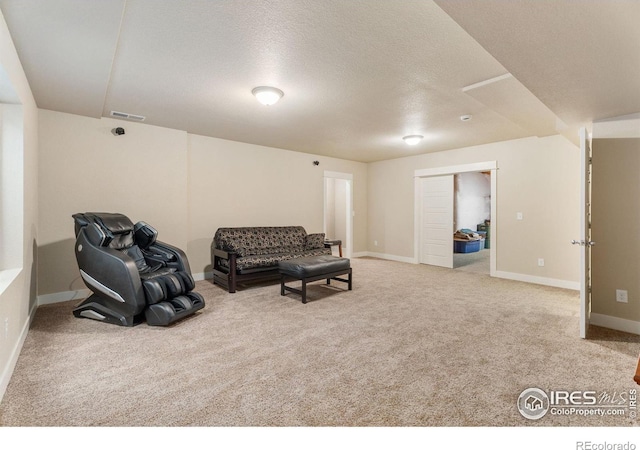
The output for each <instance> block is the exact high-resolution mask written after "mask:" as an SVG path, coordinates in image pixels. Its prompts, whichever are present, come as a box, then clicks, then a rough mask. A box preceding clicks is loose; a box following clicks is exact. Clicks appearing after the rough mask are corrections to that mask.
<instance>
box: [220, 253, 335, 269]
mask: <svg viewBox="0 0 640 450" xmlns="http://www.w3.org/2000/svg"><path fill="white" fill-rule="evenodd" d="M330 254H331V249H329V248H318V249H313V250H299V251H296V252H291V253H274V254H271V255H250V256H244V257H242V258H238V259H237V260H236V268H237V270H238V271H240V272H242V271H243V270H249V269H258V268H266V267H272V268H274V269H277V268H278V262H279V261H282V260H285V259H291V258H302V257H307V256H319V255H330ZM220 265H221V266H222V267H224V268H226V269H228V268H229V261H227V260H226V259H222V260H220Z"/></svg>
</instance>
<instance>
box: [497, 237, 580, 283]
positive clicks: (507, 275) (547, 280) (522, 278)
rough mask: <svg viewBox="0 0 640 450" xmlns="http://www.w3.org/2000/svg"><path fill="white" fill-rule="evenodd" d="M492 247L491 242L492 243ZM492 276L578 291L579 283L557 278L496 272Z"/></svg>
mask: <svg viewBox="0 0 640 450" xmlns="http://www.w3.org/2000/svg"><path fill="white" fill-rule="evenodd" d="M492 245H493V242H492ZM492 276H494V277H496V278H504V279H506V280H514V281H524V282H525V283H533V284H542V285H544V286H551V287H557V288H563V289H571V290H573V291H579V290H580V282H578V281H569V280H559V279H557V278H546V277H536V276H534V275H526V274H523V273H514V272H503V271H501V270H500V271H496V272H495V274H493V275H492Z"/></svg>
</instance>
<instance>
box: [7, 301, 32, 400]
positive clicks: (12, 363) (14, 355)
mask: <svg viewBox="0 0 640 450" xmlns="http://www.w3.org/2000/svg"><path fill="white" fill-rule="evenodd" d="M37 308H38V304H37V303H35V304H34V305H33V306H32V307H31V310H30V311H29V316H28V317H27V320H26V321H25V323H24V326H23V327H22V330H21V331H20V337H19V338H18V341H17V342H16V345H15V346H14V347H13V349H12V351H11V356H10V357H9V361H8V362H7V365H6V366H5V367H4V370H3V371H2V375H0V402H2V398H3V397H4V393H5V392H6V391H7V386H9V381H10V380H11V376H12V375H13V371H14V369H15V368H16V364H17V363H18V357H19V356H20V351H21V350H22V346H23V345H24V341H25V339H27V333H29V328H30V327H31V322H32V321H33V318H34V317H35V315H36V314H35V313H36V309H37Z"/></svg>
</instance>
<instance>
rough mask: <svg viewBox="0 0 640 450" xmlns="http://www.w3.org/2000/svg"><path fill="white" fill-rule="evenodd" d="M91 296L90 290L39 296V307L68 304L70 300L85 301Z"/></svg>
mask: <svg viewBox="0 0 640 450" xmlns="http://www.w3.org/2000/svg"><path fill="white" fill-rule="evenodd" d="M90 295H91V291H90V290H89V289H78V290H77V291H64V292H54V293H53V294H44V295H38V306H41V305H50V304H52V303H61V302H68V301H70V300H83V299H85V298H87V297H89V296H90Z"/></svg>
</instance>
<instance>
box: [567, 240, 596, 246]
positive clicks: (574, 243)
mask: <svg viewBox="0 0 640 450" xmlns="http://www.w3.org/2000/svg"><path fill="white" fill-rule="evenodd" d="M571 243H572V244H573V245H579V246H581V247H591V246H593V245H596V243H595V242H593V241H589V242H586V241H584V240H580V241H576V240H575V239H573V240H572V241H571Z"/></svg>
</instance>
